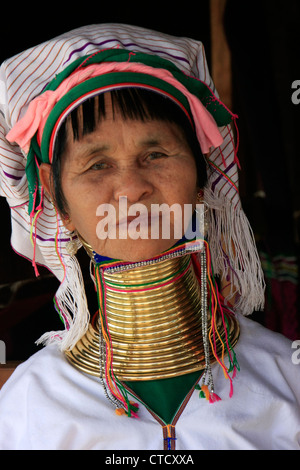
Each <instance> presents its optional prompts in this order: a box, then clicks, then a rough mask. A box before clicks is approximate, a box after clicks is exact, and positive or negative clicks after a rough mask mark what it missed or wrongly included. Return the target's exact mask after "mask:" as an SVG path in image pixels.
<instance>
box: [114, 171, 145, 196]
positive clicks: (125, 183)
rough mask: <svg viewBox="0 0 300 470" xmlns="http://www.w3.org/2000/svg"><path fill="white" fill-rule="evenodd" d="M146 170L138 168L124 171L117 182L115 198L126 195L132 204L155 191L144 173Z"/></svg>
mask: <svg viewBox="0 0 300 470" xmlns="http://www.w3.org/2000/svg"><path fill="white" fill-rule="evenodd" d="M144 171H145V170H139V169H137V168H132V169H127V170H125V171H122V172H121V173H120V175H119V177H118V179H117V181H116V182H115V190H114V198H115V200H116V201H119V198H120V197H126V198H127V201H128V202H129V203H131V204H135V203H137V202H141V201H143V200H144V199H146V198H147V197H148V196H150V195H151V194H152V193H153V185H152V183H151V182H150V181H149V179H147V177H146V175H145V174H144Z"/></svg>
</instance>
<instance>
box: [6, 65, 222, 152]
mask: <svg viewBox="0 0 300 470" xmlns="http://www.w3.org/2000/svg"><path fill="white" fill-rule="evenodd" d="M126 71H128V72H137V73H144V74H148V75H151V76H154V77H157V78H160V79H162V80H164V81H165V82H167V83H169V84H171V85H172V86H174V87H175V88H177V89H178V90H179V91H180V92H182V93H183V94H184V95H185V96H186V98H187V99H188V102H189V105H190V108H191V111H192V114H193V117H194V121H195V126H196V134H197V137H198V140H199V143H200V146H201V150H202V152H203V154H207V153H208V152H209V151H210V149H211V147H219V146H220V145H221V144H222V142H223V137H222V135H221V133H220V131H219V129H218V126H217V124H216V122H215V120H214V118H213V117H212V115H211V114H210V113H209V112H208V111H207V109H206V108H205V107H204V106H203V104H202V103H201V101H200V100H199V99H198V98H196V97H195V96H194V95H193V94H192V93H190V92H189V91H188V90H187V89H186V88H185V87H184V86H183V85H182V84H181V83H180V82H179V81H178V80H176V79H175V78H174V77H173V75H172V74H171V73H170V72H169V71H167V70H164V69H159V68H154V67H150V66H147V65H143V64H138V63H130V62H121V63H120V62H106V63H102V64H93V65H89V66H87V67H85V68H80V69H79V70H76V71H75V72H73V73H72V74H71V75H70V76H69V77H68V78H66V79H65V80H64V81H63V82H62V83H61V85H60V86H59V87H58V88H57V89H56V90H54V91H51V90H48V91H46V92H44V93H42V94H41V95H40V96H38V97H37V98H35V99H33V100H32V101H31V102H30V104H29V106H28V109H27V111H26V114H25V115H24V116H23V118H21V119H20V120H19V121H18V122H17V123H16V124H15V126H14V127H13V128H12V129H11V130H10V132H8V134H7V136H6V138H7V140H8V141H9V142H11V143H12V142H16V143H17V144H18V145H19V146H20V147H21V148H22V149H23V151H24V152H25V153H28V151H29V147H30V140H31V139H32V137H33V136H34V135H35V133H36V132H37V131H38V141H39V142H41V139H42V135H43V130H44V127H45V124H46V121H47V118H48V116H49V114H50V112H51V110H52V109H53V107H54V106H55V104H56V103H57V102H58V101H59V100H60V98H62V97H63V96H64V95H65V94H66V93H67V92H68V91H69V90H71V89H72V88H73V87H75V86H76V85H78V84H80V83H82V82H84V81H85V80H88V79H89V78H93V77H96V76H99V75H103V74H108V73H113V72H126ZM216 100H217V98H216Z"/></svg>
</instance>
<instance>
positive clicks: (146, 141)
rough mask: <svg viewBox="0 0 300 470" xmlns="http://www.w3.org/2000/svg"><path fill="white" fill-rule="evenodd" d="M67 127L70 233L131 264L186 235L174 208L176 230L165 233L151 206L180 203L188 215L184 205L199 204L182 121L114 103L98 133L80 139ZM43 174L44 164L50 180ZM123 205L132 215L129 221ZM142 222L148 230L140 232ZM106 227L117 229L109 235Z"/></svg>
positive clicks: (66, 182)
mask: <svg viewBox="0 0 300 470" xmlns="http://www.w3.org/2000/svg"><path fill="white" fill-rule="evenodd" d="M67 129H68V132H67V136H68V137H67V146H66V151H65V153H64V155H63V161H62V172H61V175H62V178H61V184H62V190H63V194H64V196H65V199H66V201H67V205H68V216H69V217H68V219H66V221H65V225H66V227H67V228H68V229H69V230H70V231H73V230H75V229H76V230H77V232H78V233H79V234H80V235H81V236H82V237H83V238H84V239H85V241H86V242H88V243H89V244H90V245H91V246H92V248H93V250H94V251H96V252H97V253H99V254H101V255H103V256H108V257H110V258H116V259H122V260H125V261H140V260H143V259H147V258H151V257H153V256H155V255H157V254H159V253H161V252H162V251H164V250H166V249H168V248H170V247H171V246H173V245H174V243H175V242H176V241H178V240H180V238H182V236H183V233H184V230H183V229H182V231H181V233H180V234H178V233H174V225H175V224H178V220H179V219H178V218H176V221H175V217H174V213H173V211H169V215H170V227H169V228H170V231H169V234H168V233H167V232H168V231H167V232H166V230H164V232H163V229H162V217H163V216H162V215H161V214H160V216H159V219H157V218H155V219H152V222H151V218H150V214H151V208H152V209H153V207H156V208H157V207H158V206H153V204H156V205H161V204H166V205H167V206H164V207H165V208H170V207H171V206H172V205H173V204H176V205H177V206H176V207H177V209H178V208H181V209H182V216H183V214H184V211H183V207H184V204H189V205H192V207H193V208H194V207H195V204H196V197H197V171H196V164H195V160H194V156H193V154H192V152H191V150H190V148H189V146H188V144H187V142H186V140H185V138H184V134H183V132H182V131H181V129H180V128H179V127H178V126H177V125H175V124H170V123H167V122H162V121H156V120H154V121H153V120H152V121H146V122H142V121H138V120H130V119H127V120H124V119H123V118H122V117H121V116H120V115H119V114H118V113H116V112H115V113H114V116H113V112H112V108H111V105H110V103H109V102H108V103H107V112H106V118H105V119H104V120H102V121H101V122H100V123H99V124H98V126H97V127H96V129H95V131H93V132H92V133H90V134H88V135H85V136H82V137H81V139H80V140H78V141H74V140H73V136H72V131H71V128H70V127H68V125H67ZM43 173H45V174H46V172H43V169H42V170H41V175H42V181H43V179H44V181H45V174H43ZM125 198H126V199H125ZM137 204H139V205H142V206H137ZM104 205H105V206H104ZM124 208H125V209H126V208H127V211H128V212H129V214H130V217H128V218H127V219H126V216H127V215H128V212H126V213H125V212H124ZM105 209H108V211H107V210H105ZM136 209H142V210H141V211H140V212H137V210H136ZM120 211H121V212H120ZM108 214H110V216H112V219H108ZM177 214H180V211H179V212H178V211H177ZM148 215H149V217H148ZM156 215H157V212H156ZM124 219H125V221H124ZM157 221H159V222H160V230H159V236H158V238H157V233H158V232H157V226H156V229H155V230H154V224H155V223H157ZM138 222H141V225H139V224H138ZM106 223H107V224H106ZM167 223H168V222H167ZM141 227H142V233H143V235H141V236H138V235H137V234H138V233H139V231H140V230H141ZM147 227H148V229H147ZM151 227H153V228H152V232H151ZM182 227H183V219H182ZM101 229H103V230H104V231H106V232H107V230H110V232H109V236H107V238H105V235H103V230H102V231H101ZM133 229H134V230H133ZM132 230H133V231H134V233H135V235H134V234H133V231H132ZM154 232H155V233H156V235H155V236H156V238H153V233H154ZM99 237H100V238H99Z"/></svg>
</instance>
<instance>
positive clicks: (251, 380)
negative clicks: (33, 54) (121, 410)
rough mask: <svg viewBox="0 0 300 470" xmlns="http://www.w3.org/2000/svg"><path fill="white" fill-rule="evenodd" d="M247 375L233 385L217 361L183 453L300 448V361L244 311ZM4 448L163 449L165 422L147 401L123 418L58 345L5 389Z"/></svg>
mask: <svg viewBox="0 0 300 470" xmlns="http://www.w3.org/2000/svg"><path fill="white" fill-rule="evenodd" d="M238 320H239V322H240V327H241V335H240V339H239V341H238V343H237V345H236V347H235V352H236V355H237V359H238V362H239V365H240V372H238V374H237V376H236V378H235V379H234V381H233V386H234V392H233V396H232V398H229V383H228V380H226V379H225V377H224V375H223V372H222V370H221V369H220V368H219V367H218V366H217V365H214V366H213V375H214V382H215V391H216V393H218V395H219V396H220V397H221V401H218V402H216V403H213V404H210V403H209V402H208V401H206V400H205V399H203V398H199V392H198V391H197V390H195V391H194V392H193V393H192V395H191V397H190V399H189V401H188V403H187V405H186V406H185V408H184V409H183V411H182V412H181V415H180V417H179V419H178V421H177V423H176V426H175V433H176V450H200V449H203V450H236V449H240V450H250V449H253V450H254V449H261V450H296V449H300V364H299V361H295V360H293V355H294V357H295V349H293V348H292V342H291V341H289V340H287V339H286V338H284V337H283V336H281V335H279V334H277V333H273V332H271V331H269V330H267V329H265V328H263V327H262V326H261V325H259V324H257V323H256V322H254V321H252V320H249V319H248V318H244V317H242V316H240V315H238ZM0 417H1V418H0V449H1V450H24V449H25V450H92V449H104V450H156V451H158V450H162V449H163V448H164V434H163V430H162V426H161V424H159V422H158V421H157V420H156V419H155V418H154V417H153V416H152V414H151V413H150V412H149V411H148V410H147V408H146V407H145V406H143V405H140V410H139V418H138V419H136V418H128V417H127V416H117V415H116V414H115V412H114V409H113V408H112V406H111V404H110V403H109V402H108V400H107V398H106V397H105V395H104V392H103V389H102V387H101V385H100V381H99V380H98V379H97V378H95V377H92V376H89V375H85V374H83V373H82V372H80V371H78V370H77V369H76V368H74V367H73V366H72V365H70V363H69V362H68V361H67V360H66V358H65V357H64V354H62V353H61V352H60V351H59V350H58V349H57V347H56V346H54V345H52V346H47V347H45V348H44V349H43V350H41V351H39V352H38V353H36V354H34V355H33V356H32V357H30V358H29V359H28V360H27V361H26V362H24V363H23V364H22V365H20V366H19V367H18V368H17V369H16V371H15V372H14V373H13V375H12V376H11V377H10V379H9V380H8V381H7V382H6V384H5V385H4V387H3V388H2V390H1V393H0Z"/></svg>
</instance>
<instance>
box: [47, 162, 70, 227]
mask: <svg viewBox="0 0 300 470" xmlns="http://www.w3.org/2000/svg"><path fill="white" fill-rule="evenodd" d="M39 173H40V181H41V184H42V186H43V188H44V190H45V192H46V194H47V196H48V197H49V199H50V200H51V201H52V202H53V201H54V200H55V197H54V189H53V185H52V176H51V165H50V164H49V163H42V164H41V165H40V169H39ZM53 204H54V202H53ZM60 215H61V219H62V221H63V224H64V226H65V227H66V229H67V230H69V231H70V232H74V230H75V226H74V225H73V224H72V221H71V219H70V217H69V216H68V215H67V214H64V215H63V214H60Z"/></svg>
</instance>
